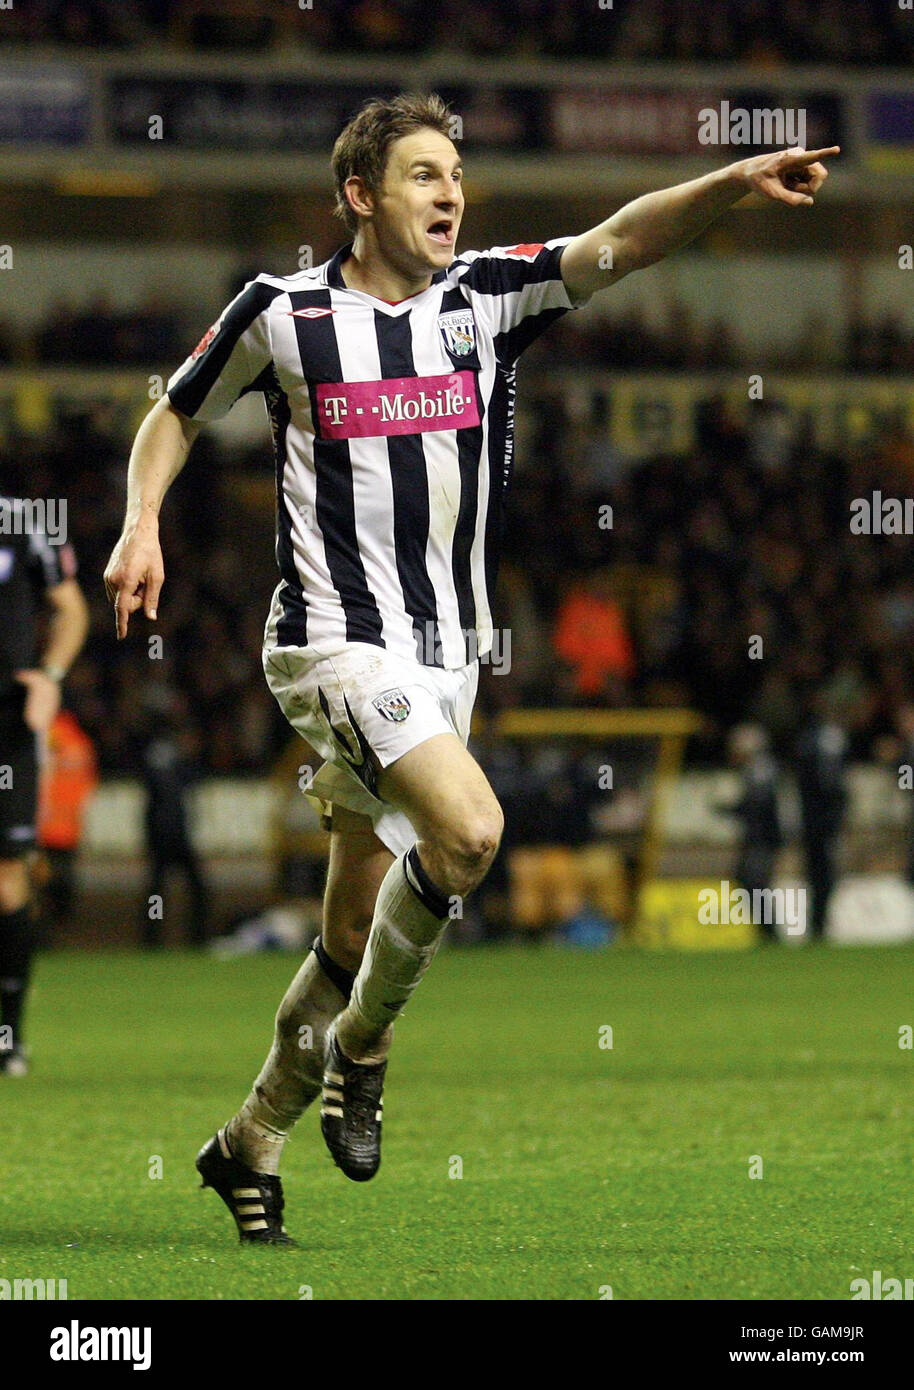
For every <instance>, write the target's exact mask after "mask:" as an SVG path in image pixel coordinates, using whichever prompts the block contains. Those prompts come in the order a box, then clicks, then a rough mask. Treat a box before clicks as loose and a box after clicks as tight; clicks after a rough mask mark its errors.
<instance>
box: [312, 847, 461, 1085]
mask: <svg viewBox="0 0 914 1390" xmlns="http://www.w3.org/2000/svg"><path fill="white" fill-rule="evenodd" d="M448 907H449V899H448V898H447V897H446V896H445V894H444V893H443V892H442V891H441V890H440V889H439V888H437V887H436V885H435V884H433V883H432V881H431V880H430V878H429V877H428V874H427V873H426V872H425V870H424V869H423V867H422V864H421V862H420V860H419V854H418V851H417V849H416V846H415V845H414V846H413V848H412V849H411V850H410V851H409V852H408V853H407V854H405V855H403V856H402V857H401V858H399V859H397V860H395V862H394V863H393V864H392V865H391V866H390V868H389V869H388V871H387V874H386V875H385V877H384V879H383V881H382V883H381V887H380V890H379V892H378V897H377V902H376V904H375V911H374V920H373V921H372V925H371V933H370V935H369V938H368V944H367V946H366V948H365V955H364V957H363V959H362V964H361V966H360V968H359V972H358V974H357V975H356V978H355V984H354V985H353V988H352V997H351V999H350V1001H349V1004H348V1005H347V1007H346V1008H345V1009H344V1010H343V1012H342V1013H341V1014H340V1017H339V1018H338V1019H337V1022H336V1024H335V1029H334V1031H335V1034H336V1039H337V1042H338V1043H339V1045H340V1047H341V1048H342V1050H343V1052H344V1053H345V1054H346V1056H347V1057H349V1058H350V1059H351V1060H353V1061H359V1062H365V1063H369V1064H370V1063H374V1062H381V1061H383V1060H384V1058H385V1057H386V1056H387V1052H388V1050H389V1047H390V1040H391V1029H390V1024H392V1023H393V1021H394V1019H395V1018H396V1017H397V1015H398V1014H399V1013H400V1012H401V1010H402V1009H403V1008H404V1007H405V1005H406V1003H407V1001H408V1000H409V998H410V996H411V995H412V993H413V991H414V990H415V988H416V986H417V985H418V984H419V981H420V980H421V979H422V977H423V975H424V974H425V972H426V970H427V969H428V967H429V965H430V964H431V962H432V960H433V958H434V956H435V953H436V951H437V950H438V947H439V946H440V945H441V942H442V939H443V937H444V930H445V927H446V926H447V922H448Z"/></svg>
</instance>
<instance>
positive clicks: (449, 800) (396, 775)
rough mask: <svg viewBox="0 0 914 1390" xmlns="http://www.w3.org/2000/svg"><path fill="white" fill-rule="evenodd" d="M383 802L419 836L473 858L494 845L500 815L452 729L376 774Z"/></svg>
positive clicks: (482, 777)
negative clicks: (414, 829) (400, 814)
mask: <svg viewBox="0 0 914 1390" xmlns="http://www.w3.org/2000/svg"><path fill="white" fill-rule="evenodd" d="M378 790H379V792H380V795H381V796H382V797H383V798H384V800H385V801H389V802H390V803H391V804H392V805H394V806H396V807H397V809H398V810H400V811H404V812H405V813H406V815H407V816H409V819H410V820H411V821H412V823H413V825H414V826H415V828H416V831H417V832H418V835H419V838H420V839H421V840H432V841H433V842H437V843H443V844H446V845H449V846H450V847H452V848H453V849H454V851H455V852H456V853H458V854H464V855H465V856H466V857H468V858H473V857H475V856H476V855H478V854H479V853H480V852H483V851H485V850H486V849H487V848H491V850H492V852H494V849H495V848H497V846H498V842H499V840H500V838H501V832H502V827H503V824H504V819H503V816H502V812H501V807H500V806H499V804H498V800H497V798H496V796H495V793H494V792H493V790H492V788H491V786H490V785H489V780H488V778H487V777H486V775H485V773H484V772H483V770H482V768H481V767H480V766H479V764H478V763H477V761H476V759H475V758H474V757H473V755H472V754H471V753H470V752H469V751H468V750H467V749H466V748H465V747H464V745H463V743H462V742H461V741H460V739H459V738H458V737H457V735H456V734H435V735H434V736H433V737H432V738H429V739H426V740H425V742H424V743H420V744H418V745H417V746H416V747H415V748H412V749H411V750H410V751H409V752H408V753H404V755H403V756H402V757H401V758H398V759H397V761H396V762H394V763H391V764H390V766H389V767H386V768H385V769H384V771H383V772H382V773H381V775H380V777H379V778H378Z"/></svg>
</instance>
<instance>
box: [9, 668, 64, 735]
mask: <svg viewBox="0 0 914 1390" xmlns="http://www.w3.org/2000/svg"><path fill="white" fill-rule="evenodd" d="M15 676H16V680H17V681H19V682H20V683H21V684H22V685H24V686H27V688H28V693H27V694H26V697H25V710H24V712H23V713H24V718H25V722H26V724H28V726H29V728H30V729H31V730H32V732H33V733H36V734H46V733H47V731H48V729H50V727H51V725H52V724H53V723H54V717H55V715H56V714H57V711H58V710H59V709H60V686H59V685H58V684H57V682H56V681H52V680H51V677H50V676H49V675H46V673H45V672H44V671H38V670H33V671H16V673H15Z"/></svg>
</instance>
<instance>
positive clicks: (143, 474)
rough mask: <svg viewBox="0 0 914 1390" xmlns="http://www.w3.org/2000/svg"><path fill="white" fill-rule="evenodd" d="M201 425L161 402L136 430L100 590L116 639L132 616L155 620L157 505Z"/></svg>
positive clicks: (160, 571) (159, 570)
mask: <svg viewBox="0 0 914 1390" xmlns="http://www.w3.org/2000/svg"><path fill="white" fill-rule="evenodd" d="M200 428H201V427H200V425H198V424H197V423H195V421H193V420H191V419H189V418H188V417H187V416H186V415H182V414H181V412H180V411H178V410H175V408H174V406H173V405H172V404H171V402H170V401H169V400H168V399H167V397H164V398H163V399H162V400H160V401H157V402H156V404H155V405H154V406H153V408H152V410H150V412H149V414H148V415H147V416H146V418H145V420H144V421H143V423H142V424H141V425H140V428H139V430H138V431H137V436H136V439H135V440H134V443H133V449H132V451H131V454H130V465H129V468H128V470H127V509H126V514H125V516H124V526H123V530H122V532H121V536H120V540H119V541H118V543H117V545H116V546H115V547H114V550H113V551H112V552H111V559H110V560H109V561H108V565H107V568H106V570H105V588H106V590H107V591H108V597H109V598H110V599H111V600H112V602H113V603H114V607H115V612H116V615H117V635H118V638H119V639H121V638H123V637H126V635H127V625H128V623H129V621H130V615H131V613H135V612H136V611H137V609H138V608H142V609H143V610H144V612H145V614H146V617H147V618H151V619H155V617H156V612H157V606H158V601H159V594H160V592H161V589H162V583H163V581H164V578H165V570H164V566H163V564H162V550H161V546H160V545H159V509H160V507H161V505H162V500H163V498H164V496H165V494H166V492H167V491H168V489H169V487H170V486H171V484H172V483H173V482H174V480H175V478H176V477H177V476H178V474H179V473H180V471H181V469H182V468H183V467H184V464H185V463H186V461H187V456H188V454H189V453H190V450H191V446H192V444H193V442H194V440H195V439H196V437H197V435H198V434H199V433H200Z"/></svg>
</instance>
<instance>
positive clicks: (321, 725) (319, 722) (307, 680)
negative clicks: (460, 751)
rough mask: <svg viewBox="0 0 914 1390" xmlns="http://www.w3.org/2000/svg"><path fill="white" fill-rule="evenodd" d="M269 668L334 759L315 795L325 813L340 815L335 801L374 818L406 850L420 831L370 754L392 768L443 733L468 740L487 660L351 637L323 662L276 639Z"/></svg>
mask: <svg viewBox="0 0 914 1390" xmlns="http://www.w3.org/2000/svg"><path fill="white" fill-rule="evenodd" d="M263 669H264V674H265V675H266V678H267V685H268V686H269V687H270V690H271V691H272V692H273V695H274V696H275V698H276V700H277V702H278V704H279V707H280V709H281V710H282V712H283V714H284V715H285V716H286V718H287V719H288V721H289V723H290V724H291V725H292V728H293V729H294V730H295V731H296V733H298V734H300V735H301V737H302V738H303V739H304V740H305V741H306V742H307V743H309V744H310V745H311V747H312V748H313V749H314V750H315V752H316V753H317V754H318V755H319V756H320V757H322V758H324V759H325V762H324V764H323V766H322V767H321V769H320V771H319V772H317V774H316V775H315V777H314V779H313V781H312V783H311V788H310V791H308V792H306V793H305V795H306V796H308V797H309V799H310V800H311V801H313V802H315V803H316V804H317V805H318V806H319V809H320V811H321V814H322V816H324V817H327V816H330V817H331V819H332V810H331V808H332V807H333V806H334V805H337V806H345V807H347V808H348V809H349V810H350V811H357V812H358V813H359V814H360V815H363V816H368V817H369V819H370V820H371V822H372V825H373V828H374V832H375V834H376V835H377V837H378V839H379V840H380V841H381V843H382V844H384V845H386V846H387V848H388V849H389V850H390V851H391V852H392V853H393V854H404V853H405V852H406V851H407V850H408V849H409V848H410V847H411V846H412V845H414V844H415V843H416V840H417V838H418V836H417V834H416V831H415V830H414V829H413V826H412V823H411V821H410V820H409V818H408V817H407V816H406V815H405V814H404V813H403V812H402V811H397V810H396V809H395V808H394V807H393V806H391V805H390V804H389V803H388V802H385V801H381V800H380V798H379V797H378V796H377V794H376V787H375V775H376V774H375V770H374V767H373V766H372V763H371V760H370V758H369V752H370V753H373V754H374V755H375V757H376V758H377V760H378V763H379V764H380V766H381V767H382V768H384V767H388V766H389V765H390V763H393V762H396V760H397V758H402V757H403V755H404V753H408V752H409V751H410V750H411V749H413V748H417V747H418V746H419V744H420V743H424V742H425V740H426V739H429V738H432V737H433V736H434V735H435V734H456V735H457V737H458V738H459V739H460V740H461V741H462V743H463V744H464V745H466V742H467V739H468V738H469V735H470V721H471V719H472V715H473V704H474V702H475V700H476V687H477V685H478V682H479V662H478V661H473V662H471V663H470V665H469V666H462V667H460V668H458V669H457V670H453V671H443V670H441V669H440V667H436V666H422V665H420V663H419V662H418V661H408V660H405V659H404V658H403V657H399V656H392V655H391V654H390V652H388V651H386V650H385V649H384V648H383V647H375V646H372V645H371V644H370V643H367V642H349V643H347V644H346V646H345V647H343V648H342V649H341V650H340V651H339V652H337V653H336V654H335V655H333V656H328V657H324V658H323V659H321V660H315V659H314V657H313V656H310V655H309V656H308V657H307V658H306V657H305V656H304V652H303V650H302V649H301V648H298V647H274V648H272V649H271V650H265V651H264V654H263ZM325 823H326V822H325Z"/></svg>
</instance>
